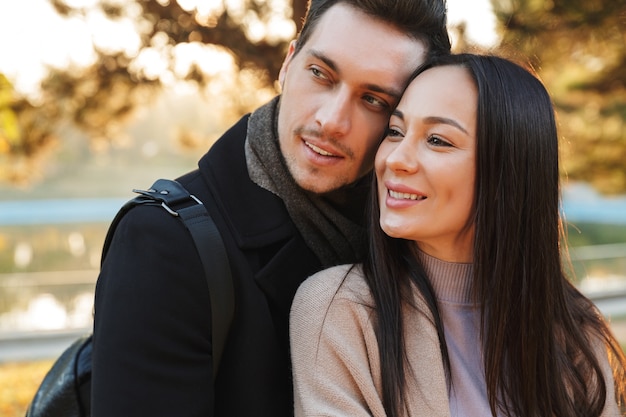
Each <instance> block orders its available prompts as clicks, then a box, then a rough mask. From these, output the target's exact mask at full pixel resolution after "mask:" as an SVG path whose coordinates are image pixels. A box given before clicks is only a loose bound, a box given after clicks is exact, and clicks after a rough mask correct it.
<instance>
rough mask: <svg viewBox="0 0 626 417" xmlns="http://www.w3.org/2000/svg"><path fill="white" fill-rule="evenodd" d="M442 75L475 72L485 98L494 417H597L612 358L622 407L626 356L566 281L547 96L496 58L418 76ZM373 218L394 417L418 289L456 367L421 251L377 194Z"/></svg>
mask: <svg viewBox="0 0 626 417" xmlns="http://www.w3.org/2000/svg"><path fill="white" fill-rule="evenodd" d="M442 65H457V66H462V67H464V68H466V69H467V71H468V73H469V74H470V75H471V76H472V78H473V79H474V81H475V83H476V87H477V90H478V103H477V105H478V111H477V158H476V181H475V200H474V212H473V213H474V216H473V221H474V224H475V231H476V232H475V241H474V283H473V293H474V297H475V299H476V300H477V301H478V302H479V303H480V304H481V317H482V323H483V332H482V334H481V339H482V343H483V352H484V370H485V379H486V385H487V393H488V400H489V404H490V407H491V411H492V413H493V415H496V414H497V413H499V414H501V415H506V416H516V417H545V416H558V417H562V416H580V417H593V416H599V415H600V414H601V413H602V410H603V409H604V406H605V402H606V400H607V392H608V390H607V388H609V387H607V386H606V384H605V379H604V377H605V376H604V374H603V371H602V367H601V361H604V358H599V356H598V355H604V354H607V355H608V357H609V360H610V363H611V366H612V369H613V380H614V383H615V395H616V400H617V401H618V403H620V404H622V406H623V404H624V402H625V401H626V379H625V378H626V376H625V368H626V357H625V356H624V352H623V351H622V350H621V348H620V346H619V343H618V342H617V341H616V339H615V337H614V336H613V334H612V333H611V331H610V329H609V327H608V325H607V323H606V322H605V320H604V319H603V317H602V315H601V314H600V313H599V311H598V310H597V309H596V308H595V306H594V305H593V304H592V303H591V301H589V300H588V299H587V298H586V297H584V296H583V295H582V294H581V293H580V292H579V291H578V290H577V289H576V288H575V287H574V285H572V283H571V282H570V281H569V280H568V278H567V277H566V275H565V273H564V271H563V266H562V265H563V252H564V251H563V250H562V248H561V245H560V243H561V242H562V238H563V227H562V223H561V219H560V214H559V213H560V212H559V199H560V192H559V168H558V165H559V154H558V136H557V129H556V123H555V118H554V109H553V107H552V103H551V100H550V97H549V95H548V93H547V91H546V90H545V88H544V86H543V85H542V84H541V82H540V81H539V80H538V79H537V78H536V77H535V76H533V75H532V74H531V73H530V72H529V71H527V70H526V69H524V68H522V67H521V66H519V65H517V64H514V63H512V62H511V61H508V60H505V59H502V58H498V57H493V56H478V55H470V54H462V55H452V56H444V57H437V58H435V60H433V61H431V62H429V63H427V65H426V66H425V67H423V68H422V69H421V70H422V71H423V70H425V69H428V68H432V67H436V66H442ZM374 181H375V179H374ZM376 189H377V188H376V187H374V188H373V190H376ZM370 212H371V213H370V225H371V232H370V253H369V256H368V259H367V260H366V261H365V262H364V270H365V275H366V280H367V281H368V284H369V286H370V288H371V291H372V294H373V297H374V300H375V303H376V310H377V317H378V320H377V323H378V324H377V328H376V334H377V338H378V342H379V345H380V346H379V347H380V360H381V369H382V370H383V374H382V379H383V381H382V382H383V403H384V406H385V408H386V411H387V415H388V416H390V417H395V416H400V415H403V409H404V404H405V399H406V395H407V393H405V380H406V375H405V374H404V369H405V366H406V361H407V355H409V354H419V352H406V351H405V348H404V340H403V335H402V331H401V329H402V315H401V309H402V304H403V303H406V302H410V301H409V300H411V299H412V297H411V291H413V290H412V286H415V287H416V288H417V289H418V291H420V292H421V294H422V295H423V298H424V299H425V300H426V304H427V307H428V310H429V311H427V312H424V313H425V314H428V315H429V316H432V317H434V323H433V324H434V325H435V327H436V329H437V333H438V335H439V340H440V345H441V351H442V354H443V358H444V367H445V369H446V372H447V375H448V377H449V375H450V365H449V360H448V355H447V349H446V345H445V338H444V336H443V325H442V322H441V318H440V315H439V313H438V309H437V302H436V298H435V294H434V292H433V291H432V288H431V287H430V284H429V282H428V278H427V277H426V275H425V273H424V271H423V268H422V267H421V265H420V264H419V260H418V259H417V257H416V256H415V255H414V253H413V251H412V249H411V247H412V243H411V242H407V241H404V240H399V239H392V238H390V237H388V236H386V235H385V234H384V233H383V232H382V230H380V227H379V225H378V224H379V223H378V220H379V208H378V198H377V196H376V195H375V192H374V193H373V195H372V203H371V207H370ZM415 372H419V370H415ZM609 400H612V399H609Z"/></svg>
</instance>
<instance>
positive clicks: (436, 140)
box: [428, 136, 452, 146]
mask: <svg viewBox="0 0 626 417" xmlns="http://www.w3.org/2000/svg"><path fill="white" fill-rule="evenodd" d="M428 143H429V144H431V145H433V146H452V145H451V144H450V143H449V142H447V141H445V140H443V139H441V138H440V137H439V136H430V137H429V138H428Z"/></svg>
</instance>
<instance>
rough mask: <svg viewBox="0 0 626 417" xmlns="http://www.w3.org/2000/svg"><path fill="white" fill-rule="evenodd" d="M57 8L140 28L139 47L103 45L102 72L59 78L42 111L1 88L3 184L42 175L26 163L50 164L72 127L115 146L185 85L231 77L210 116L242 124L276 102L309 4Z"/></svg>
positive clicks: (180, 1)
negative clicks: (58, 138) (136, 116)
mask: <svg viewBox="0 0 626 417" xmlns="http://www.w3.org/2000/svg"><path fill="white" fill-rule="evenodd" d="M49 1H50V3H51V4H52V5H53V7H54V9H55V10H56V12H57V13H59V14H60V15H61V16H63V17H66V18H68V19H69V18H78V19H81V20H83V21H85V22H89V21H90V19H92V18H93V17H94V16H97V17H104V18H105V19H107V21H109V22H130V23H131V24H132V27H133V28H134V32H135V33H136V38H137V40H138V46H137V48H135V50H133V49H132V48H129V49H127V50H122V51H120V50H119V49H118V50H115V49H111V48H109V47H107V46H106V45H103V44H102V43H98V42H96V39H94V41H93V46H94V52H95V59H94V60H93V63H92V64H91V65H89V66H87V67H81V68H75V67H70V68H50V69H49V75H48V76H47V77H46V79H45V80H43V82H42V84H41V97H39V98H38V99H37V102H36V103H35V104H31V103H29V102H28V101H27V100H25V99H20V98H15V97H13V95H12V92H13V90H12V88H11V87H10V84H9V85H8V86H7V85H6V84H7V82H6V81H5V82H3V83H0V157H2V159H3V160H4V162H5V163H3V164H2V168H1V169H2V172H1V173H0V181H2V180H10V181H14V182H15V181H18V180H19V181H23V180H27V179H28V172H35V171H34V170H31V169H30V168H32V166H30V167H29V169H24V163H25V161H30V160H32V159H33V157H34V156H35V155H41V154H42V153H41V152H38V150H40V149H44V148H46V147H47V146H46V145H48V144H50V143H51V141H52V138H53V137H54V132H55V129H57V127H58V126H59V124H60V123H62V122H64V121H65V120H71V121H72V122H73V124H74V125H75V126H77V127H78V128H80V129H82V130H83V131H85V132H86V133H87V134H88V135H89V137H90V138H91V139H92V141H93V143H94V144H96V145H97V144H98V143H103V142H104V143H106V142H110V141H115V140H116V139H117V138H118V137H120V133H121V130H122V127H123V122H124V121H125V120H126V119H127V118H128V117H129V116H130V115H132V114H133V111H134V110H135V109H137V108H138V106H139V105H141V104H142V103H146V102H147V101H148V100H150V99H152V98H154V94H156V93H158V92H159V90H160V89H161V88H162V87H163V86H164V85H166V84H171V83H172V82H175V81H176V80H181V81H187V82H191V83H195V84H196V86H197V88H198V89H199V91H203V90H206V89H208V88H210V87H211V86H212V85H213V84H225V83H226V84H227V81H225V79H224V77H225V75H224V73H225V72H228V73H229V74H230V75H229V76H230V78H229V80H230V81H228V82H229V83H230V84H229V85H228V86H226V87H224V86H223V87H222V88H221V90H220V91H222V92H225V93H224V97H223V100H222V99H221V98H220V102H219V103H218V104H217V106H215V107H212V108H210V109H207V111H220V112H224V113H225V114H229V115H231V116H232V117H237V116H239V115H241V114H243V113H245V112H247V111H249V110H250V109H251V108H254V107H255V106H256V105H258V103H259V101H261V100H265V99H267V96H268V94H274V93H276V86H275V85H274V80H275V79H276V77H277V75H278V72H279V70H280V65H281V64H282V61H283V58H284V55H285V52H286V47H287V45H288V42H289V41H290V40H291V39H293V37H294V36H295V34H296V31H297V30H299V28H300V26H301V21H302V18H303V16H304V14H305V11H306V0H269V1H260V0H238V1H234V0H228V1H226V0H222V1H219V0H217V1H214V2H206V1H194V0H132V1H126V0H97V1H95V2H93V4H90V5H87V6H73V5H72V4H76V3H75V2H71V1H66V0H49ZM129 41H132V39H131V40H129ZM185 48H186V49H185ZM216 68H223V69H224V70H223V71H220V70H218V69H216ZM214 81H215V82H214ZM228 88H230V90H231V91H230V93H229V95H228V96H227V95H226V91H227V89H228ZM213 90H215V88H213ZM7 97H9V98H10V99H7ZM35 119H36V120H35ZM29 165H30V164H29Z"/></svg>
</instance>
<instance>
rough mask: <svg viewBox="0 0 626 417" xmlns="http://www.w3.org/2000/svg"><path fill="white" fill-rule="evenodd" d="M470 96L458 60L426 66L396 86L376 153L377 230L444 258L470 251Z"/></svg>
mask: <svg viewBox="0 0 626 417" xmlns="http://www.w3.org/2000/svg"><path fill="white" fill-rule="evenodd" d="M477 100H478V93H477V91H476V86H475V84H474V81H473V79H472V78H471V77H470V75H469V73H468V72H467V70H466V69H465V68H463V67H459V66H443V67H436V68H432V69H429V70H426V71H425V72H423V73H422V74H420V75H419V76H418V77H417V78H416V79H415V80H413V81H412V82H411V84H410V85H409V87H408V88H407V90H406V92H405V93H404V96H403V97H402V99H401V100H400V103H399V104H398V107H397V109H396V111H395V112H394V113H393V115H392V116H391V119H390V120H389V132H388V133H387V135H386V136H385V139H384V140H383V142H382V144H381V145H380V148H379V149H378V153H377V154H376V177H377V179H378V199H379V204H380V226H381V227H382V229H383V231H384V232H385V233H387V234H388V235H389V236H392V237H395V238H402V239H408V240H413V241H415V242H417V245H418V246H419V248H420V249H421V250H422V251H424V252H426V253H427V254H429V255H431V256H434V257H436V258H439V259H442V260H445V261H450V262H471V260H472V256H473V250H472V248H473V246H472V245H473V236H474V228H473V225H472V224H470V221H469V219H470V216H471V213H472V206H473V201H474V177H475V164H476V107H477Z"/></svg>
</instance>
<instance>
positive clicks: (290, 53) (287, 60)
mask: <svg viewBox="0 0 626 417" xmlns="http://www.w3.org/2000/svg"><path fill="white" fill-rule="evenodd" d="M296 42H297V41H296V40H295V39H294V40H292V41H291V42H289V49H288V50H287V55H286V56H285V60H284V61H283V65H282V66H281V67H280V72H279V73H278V83H279V84H280V88H283V83H284V82H285V76H286V74H287V69H288V68H289V63H290V62H291V58H293V54H294V52H295V50H296Z"/></svg>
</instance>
